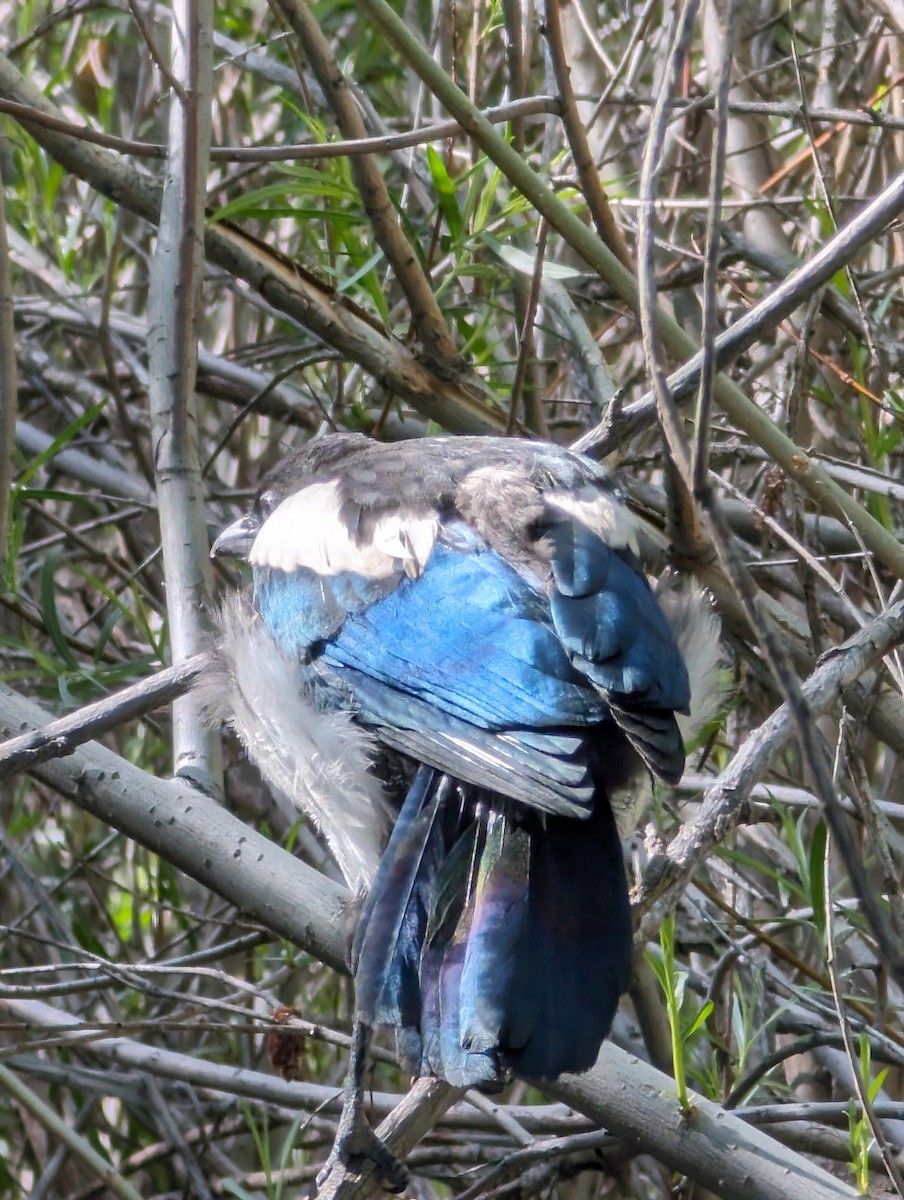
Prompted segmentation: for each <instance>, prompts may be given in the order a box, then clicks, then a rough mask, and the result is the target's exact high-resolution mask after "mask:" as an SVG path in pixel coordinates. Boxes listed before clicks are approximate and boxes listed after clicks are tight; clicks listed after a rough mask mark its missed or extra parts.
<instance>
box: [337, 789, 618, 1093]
mask: <svg viewBox="0 0 904 1200" xmlns="http://www.w3.org/2000/svg"><path fill="white" fill-rule="evenodd" d="M355 953H356V959H357V961H356V972H355V975H356V988H357V994H358V1010H359V1015H360V1016H361V1017H362V1019H365V1020H368V1021H375V1022H376V1023H379V1024H382V1025H387V1026H391V1027H392V1028H394V1030H395V1032H396V1037H397V1042H398V1049H399V1055H400V1058H401V1060H402V1062H403V1064H404V1065H405V1066H406V1067H407V1069H409V1070H410V1071H411V1072H412V1073H413V1074H416V1075H438V1076H440V1077H442V1078H444V1079H446V1080H448V1081H449V1082H450V1083H453V1084H455V1085H456V1086H459V1087H471V1086H482V1087H487V1088H492V1087H498V1086H500V1085H501V1084H502V1083H504V1082H505V1081H506V1079H508V1078H509V1077H510V1076H511V1075H512V1074H513V1073H518V1074H520V1075H524V1076H528V1077H537V1078H553V1077H555V1076H558V1075H560V1074H562V1073H563V1072H566V1071H582V1070H586V1069H587V1068H588V1067H590V1066H592V1064H593V1063H594V1061H595V1060H596V1056H597V1054H598V1052H599V1049H600V1046H601V1044H602V1042H603V1039H604V1038H605V1037H606V1035H607V1034H608V1033H609V1030H610V1028H611V1025H612V1020H613V1017H614V1015H615V1010H616V1008H617V1005H618V998H619V996H620V995H621V993H622V992H623V991H624V990H625V989H626V988H627V986H628V983H629V982H630V975H631V923H630V914H629V909H628V898H627V888H626V883H625V874H624V866H623V862H622V852H621V844H620V841H619V838H618V835H617V832H616V829H615V822H614V820H613V817H612V813H611V810H610V808H609V805H608V803H607V801H606V799H605V796H604V795H602V794H599V795H598V797H597V800H596V803H595V805H594V809H593V812H592V814H591V815H590V816H589V817H588V818H587V819H586V820H580V819H576V818H574V817H553V816H548V815H543V814H540V813H537V812H534V811H532V810H529V809H527V808H525V807H524V806H522V805H518V804H515V803H513V802H512V801H510V800H507V799H504V798H503V797H500V796H497V795H496V794H494V793H490V792H486V791H481V790H479V789H475V788H471V787H468V786H463V785H461V784H459V783H455V782H453V781H450V780H449V779H448V777H447V776H444V775H441V774H440V773H439V772H435V771H430V770H428V769H426V768H423V769H422V770H421V771H420V772H419V773H418V776H417V778H416V780H415V783H414V785H413V787H412V789H411V792H410V793H409V796H408V799H407V800H406V802H405V805H404V807H403V810H402V813H401V815H400V818H399V821H398V823H397V825H396V828H395V831H394V833H393V837H392V839H391V841H390V844H389V847H388V848H387V851H386V853H385V854H384V858H383V863H382V865H381V868H380V872H379V874H378V876H377V879H376V881H375V884H374V887H373V889H372V891H371V894H370V898H369V901H368V905H367V907H366V909H365V912H364V915H363V917H362V921H361V925H360V926H359V933H358V938H357V941H356V947H355Z"/></svg>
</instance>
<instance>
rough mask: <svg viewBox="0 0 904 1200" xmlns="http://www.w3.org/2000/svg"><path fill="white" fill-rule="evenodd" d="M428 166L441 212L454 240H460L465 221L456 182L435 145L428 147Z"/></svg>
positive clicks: (462, 235) (462, 236)
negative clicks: (456, 191)
mask: <svg viewBox="0 0 904 1200" xmlns="http://www.w3.org/2000/svg"><path fill="white" fill-rule="evenodd" d="M427 166H428V167H429V168H430V175H431V177H432V179H433V186H434V187H435V188H436V197H437V200H438V201H439V208H440V212H441V213H442V214H443V216H444V217H445V219H446V224H447V225H448V227H449V233H450V234H451V235H452V240H453V241H455V242H460V241H462V240H463V238H464V234H465V222H464V219H463V217H462V213H461V208H460V207H459V204H458V197H457V196H456V195H455V184H454V183H453V182H452V180H451V178H450V176H449V172H448V171H447V170H446V164H445V163H444V162H443V158H442V155H441V154H440V153H439V152H438V151H437V150H436V148H435V147H433V146H428V147H427Z"/></svg>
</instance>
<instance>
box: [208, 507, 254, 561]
mask: <svg viewBox="0 0 904 1200" xmlns="http://www.w3.org/2000/svg"><path fill="white" fill-rule="evenodd" d="M259 530H260V520H259V518H258V517H257V516H255V514H254V513H245V515H244V516H243V517H239V519H238V520H237V521H233V522H232V524H231V525H227V526H226V528H225V529H224V530H223V532H222V533H221V534H220V536H219V537H218V538H217V540H216V541H215V542H214V544H213V545H212V546H211V547H210V557H211V558H247V557H248V555H249V554H250V553H251V547H252V546H253V545H254V539H255V538H256V537H257V535H258V532H259Z"/></svg>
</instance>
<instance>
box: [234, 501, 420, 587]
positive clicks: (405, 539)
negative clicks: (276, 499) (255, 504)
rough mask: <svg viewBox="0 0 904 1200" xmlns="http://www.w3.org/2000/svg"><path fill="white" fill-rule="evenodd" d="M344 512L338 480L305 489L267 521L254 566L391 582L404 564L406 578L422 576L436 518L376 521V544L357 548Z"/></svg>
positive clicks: (401, 516) (398, 516)
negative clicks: (389, 578)
mask: <svg viewBox="0 0 904 1200" xmlns="http://www.w3.org/2000/svg"><path fill="white" fill-rule="evenodd" d="M339 508H340V500H339V485H338V484H337V483H336V482H335V481H332V482H329V483H311V484H309V485H308V486H307V487H305V488H302V489H301V491H299V492H296V493H295V494H294V495H293V496H289V497H288V498H287V499H285V500H283V502H282V504H280V505H279V506H278V507H277V508H276V509H275V510H274V511H273V512H272V513H271V514H270V516H269V517H268V518H267V520H266V521H265V522H264V524H263V525H262V527H261V530H260V533H259V534H258V535H257V537H256V538H255V541H254V545H253V546H252V548H251V553H250V555H249V562H250V563H251V564H252V565H253V566H255V567H272V568H274V569H276V570H279V571H294V570H297V569H298V568H299V567H307V568H308V569H309V570H311V571H314V572H316V573H317V574H318V575H338V574H340V572H343V571H352V572H354V573H355V574H358V575H366V576H367V577H368V578H370V579H384V578H386V576H388V575H391V574H392V573H393V571H394V570H395V569H396V564H397V563H399V562H401V563H402V565H403V567H404V569H405V571H406V573H407V574H409V575H420V574H421V572H422V571H423V569H424V567H425V565H426V563H427V559H428V558H429V557H430V552H431V551H432V550H433V546H434V544H435V542H436V536H437V532H438V529H439V519H438V517H437V516H436V514H435V513H412V512H408V511H404V510H403V511H399V512H394V513H389V514H387V515H386V516H383V517H380V518H379V520H378V521H377V523H376V527H375V529H374V536H373V540H372V541H370V542H365V543H363V544H362V545H358V543H357V542H356V541H355V539H354V537H353V536H352V534H351V531H350V530H349V528H348V525H347V524H346V523H345V521H344V520H343V519H342V517H341V515H340V512H339Z"/></svg>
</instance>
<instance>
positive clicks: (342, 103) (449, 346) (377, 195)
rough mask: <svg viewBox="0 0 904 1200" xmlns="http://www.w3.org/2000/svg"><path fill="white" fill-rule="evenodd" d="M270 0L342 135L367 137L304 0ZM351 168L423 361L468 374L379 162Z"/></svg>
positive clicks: (357, 162)
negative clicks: (297, 43)
mask: <svg viewBox="0 0 904 1200" xmlns="http://www.w3.org/2000/svg"><path fill="white" fill-rule="evenodd" d="M274 3H275V5H276V7H277V8H278V9H279V11H280V12H282V14H283V16H284V17H285V19H286V20H287V21H288V23H289V25H290V26H291V28H292V30H293V31H294V33H295V35H296V37H297V38H298V40H299V41H300V42H301V45H302V48H303V50H304V53H305V57H306V58H307V60H308V63H309V64H310V67H311V70H312V71H313V72H314V76H315V78H316V79H317V81H318V82H319V84H320V86H321V88H322V89H323V92H324V95H325V96H326V98H327V101H328V103H329V104H330V106H331V107H332V109H333V112H334V113H335V114H336V119H337V121H338V123H339V128H340V130H341V131H342V133H343V135H344V136H345V137H346V138H359V139H360V138H364V137H366V136H367V129H366V128H365V125H364V122H363V120H362V119H361V113H360V110H359V109H358V106H357V104H356V103H355V99H354V97H353V95H352V93H351V89H350V88H349V86H348V82H347V81H346V78H345V75H344V74H343V72H342V69H341V68H340V66H339V64H338V63H337V62H336V59H335V58H334V56H333V52H332V50H331V49H330V45H329V42H328V41H327V40H326V38H325V37H324V35H323V31H322V30H321V28H320V26H319V25H318V23H317V21H316V20H315V18H314V15H313V13H312V12H311V10H310V8H309V7H308V5H307V3H306V2H305V0H274ZM351 169H352V175H353V177H354V180H355V184H356V186H357V188H358V191H359V193H360V195H361V199H362V201H363V202H364V207H365V209H366V210H367V215H368V217H369V219H370V224H371V228H372V229H373V233H374V237H375V238H376V241H377V244H378V245H379V246H380V248H381V249H382V250H383V253H384V254H385V255H386V258H387V260H388V262H389V264H390V265H391V267H392V269H393V271H394V272H395V275H396V278H397V279H398V281H399V285H400V286H401V288H402V291H403V292H404V293H405V297H406V299H407V300H408V305H409V308H410V310H411V315H412V320H413V322H414V326H415V328H416V330H417V332H418V336H419V337H420V340H421V342H422V349H423V352H424V355H425V357H426V359H427V361H428V362H430V363H431V364H433V365H437V366H441V368H442V370H443V371H445V372H449V373H454V372H460V373H462V374H467V373H468V369H467V367H466V365H465V363H464V361H463V360H462V358H461V356H460V355H459V353H458V348H457V347H456V345H455V342H454V340H453V338H452V336H451V334H450V333H449V329H448V327H447V325H446V321H445V318H444V317H443V314H442V312H441V310H440V307H439V304H438V303H437V300H436V296H435V295H434V293H433V288H432V287H431V285H430V280H429V278H428V277H427V275H426V273H425V272H424V270H423V268H422V266H421V263H420V261H419V259H418V255H417V253H416V251H415V249H414V247H413V246H412V245H411V243H410V242H409V240H408V238H407V237H406V236H405V233H404V231H403V230H402V226H401V224H400V222H399V218H398V216H397V215H396V211H395V207H394V206H393V203H392V199H391V197H390V195H389V189H388V188H387V186H386V181H385V180H384V178H383V174H382V171H381V169H380V166H379V164H378V163H377V162H375V160H374V159H373V158H372V157H370V156H356V157H355V158H353V159H352V162H351Z"/></svg>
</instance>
